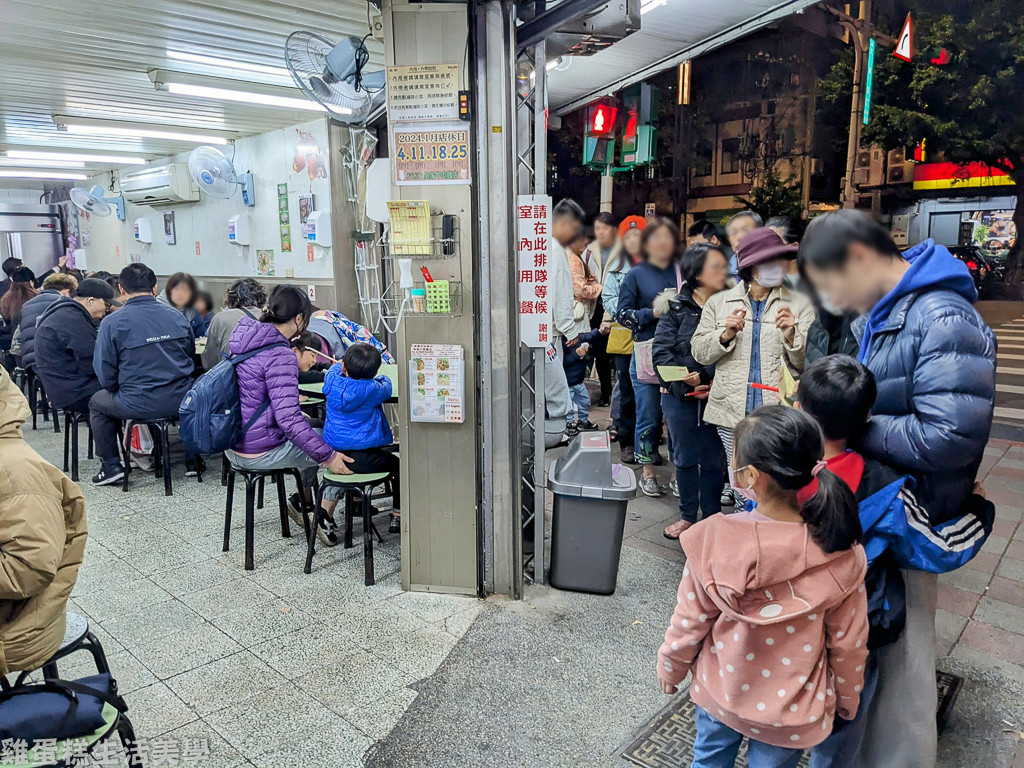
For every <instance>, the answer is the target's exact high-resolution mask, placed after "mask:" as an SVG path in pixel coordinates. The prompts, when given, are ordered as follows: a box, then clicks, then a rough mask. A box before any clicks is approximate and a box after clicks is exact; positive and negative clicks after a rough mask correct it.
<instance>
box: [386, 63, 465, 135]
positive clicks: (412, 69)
mask: <svg viewBox="0 0 1024 768" xmlns="http://www.w3.org/2000/svg"><path fill="white" fill-rule="evenodd" d="M387 88H388V121H389V122H392V123H401V122H408V121H416V120H458V119H459V65H458V64H413V65H410V66H393V67H388V71H387Z"/></svg>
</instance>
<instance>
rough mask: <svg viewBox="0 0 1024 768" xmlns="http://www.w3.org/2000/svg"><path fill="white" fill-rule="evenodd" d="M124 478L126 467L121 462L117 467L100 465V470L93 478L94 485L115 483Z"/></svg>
mask: <svg viewBox="0 0 1024 768" xmlns="http://www.w3.org/2000/svg"><path fill="white" fill-rule="evenodd" d="M121 480H124V467H122V466H121V465H120V464H118V465H117V467H116V468H115V469H108V468H107V467H100V471H99V473H98V474H96V475H95V476H94V477H93V479H92V484H93V485H113V484H114V483H117V482H120V481H121Z"/></svg>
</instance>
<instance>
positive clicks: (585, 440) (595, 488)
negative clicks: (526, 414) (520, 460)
mask: <svg viewBox="0 0 1024 768" xmlns="http://www.w3.org/2000/svg"><path fill="white" fill-rule="evenodd" d="M548 488H549V489H550V490H551V491H552V492H553V493H556V494H558V495H560V496H577V497H585V498H590V499H608V500H620V501H621V500H627V501H628V500H629V499H632V498H634V497H636V475H635V474H633V472H632V471H631V470H629V469H626V468H624V467H623V466H622V465H621V464H614V465H613V464H612V452H611V437H610V435H609V434H608V433H607V432H581V433H580V434H579V435H577V436H576V437H574V438H573V439H572V441H571V442H570V443H569V446H568V447H567V448H566V449H565V453H564V454H562V457H561V458H560V459H556V460H555V461H553V462H552V463H551V466H550V467H549V468H548Z"/></svg>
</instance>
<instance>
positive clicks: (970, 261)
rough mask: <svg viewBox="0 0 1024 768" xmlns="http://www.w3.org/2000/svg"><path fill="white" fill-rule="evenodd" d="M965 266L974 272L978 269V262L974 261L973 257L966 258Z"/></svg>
mask: <svg viewBox="0 0 1024 768" xmlns="http://www.w3.org/2000/svg"><path fill="white" fill-rule="evenodd" d="M967 268H968V269H969V270H970V271H971V272H976V271H977V270H978V262H976V261H974V260H973V259H968V260H967Z"/></svg>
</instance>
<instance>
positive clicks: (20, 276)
mask: <svg viewBox="0 0 1024 768" xmlns="http://www.w3.org/2000/svg"><path fill="white" fill-rule="evenodd" d="M35 281H36V273H35V272H33V271H32V270H31V269H29V268H28V267H18V268H17V269H16V270H14V273H13V274H12V275H11V282H14V283H34V282H35Z"/></svg>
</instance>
